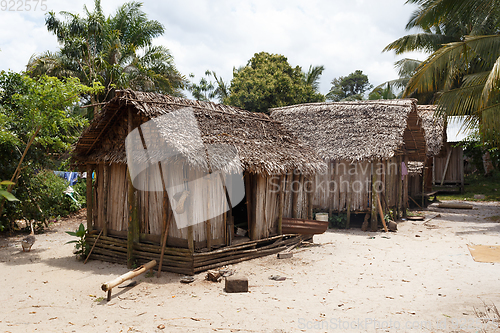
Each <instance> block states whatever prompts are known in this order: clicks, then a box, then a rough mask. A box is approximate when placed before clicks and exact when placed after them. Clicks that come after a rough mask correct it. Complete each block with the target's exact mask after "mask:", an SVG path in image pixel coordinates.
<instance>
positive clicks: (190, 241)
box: [188, 225, 194, 253]
mask: <svg viewBox="0 0 500 333" xmlns="http://www.w3.org/2000/svg"><path fill="white" fill-rule="evenodd" d="M188 248H189V251H190V252H191V253H194V232H193V226H192V225H190V226H188Z"/></svg>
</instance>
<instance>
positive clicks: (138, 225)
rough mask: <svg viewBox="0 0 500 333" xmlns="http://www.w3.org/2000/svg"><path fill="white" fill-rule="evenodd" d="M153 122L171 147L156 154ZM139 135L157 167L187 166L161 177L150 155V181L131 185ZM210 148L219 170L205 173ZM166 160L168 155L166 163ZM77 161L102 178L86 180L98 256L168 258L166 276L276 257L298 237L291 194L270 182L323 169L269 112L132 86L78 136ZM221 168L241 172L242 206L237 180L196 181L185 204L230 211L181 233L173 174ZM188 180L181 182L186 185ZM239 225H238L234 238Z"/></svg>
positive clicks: (160, 138)
mask: <svg viewBox="0 0 500 333" xmlns="http://www.w3.org/2000/svg"><path fill="white" fill-rule="evenodd" d="M183 112H184V113H183ZM181 113H182V114H186V115H187V116H186V117H184V118H182V117H181V118H178V119H179V121H176V122H172V121H170V122H169V123H165V121H163V120H162V119H164V118H165V116H167V115H174V114H175V115H176V117H177V116H178V114H181ZM190 117H191V118H190ZM151 121H153V122H151ZM153 123H154V124H155V126H156V128H157V130H158V131H159V135H156V136H155V137H154V138H155V139H156V140H157V142H156V143H161V144H162V145H163V146H162V147H164V148H163V149H160V150H157V151H151V149H150V150H146V148H151V143H150V142H149V141H148V140H149V139H148V137H147V132H148V131H150V130H151V127H150V126H149V124H153ZM137 132H139V133H140V139H139V142H140V146H141V147H142V146H143V148H145V151H146V152H147V153H146V155H148V154H150V155H151V156H152V155H155V156H156V157H155V158H156V160H155V161H160V160H161V161H162V162H161V163H163V159H165V160H166V159H168V158H170V159H171V162H172V163H173V164H171V165H175V163H181V164H180V165H182V167H181V168H176V170H174V171H172V170H170V169H168V168H165V167H164V165H163V164H160V166H161V167H160V169H161V170H162V172H160V173H158V172H155V171H158V170H154V167H153V166H154V165H155V164H154V163H152V161H153V157H151V156H149V155H148V157H147V158H146V159H145V160H143V161H142V162H141V163H145V164H147V163H150V164H151V167H148V168H145V169H144V170H142V171H141V173H140V175H141V176H142V177H144V178H143V180H146V181H145V182H143V184H142V185H141V186H140V188H138V185H137V183H136V180H137V179H139V178H140V177H139V176H138V178H135V179H132V178H133V177H135V176H134V175H132V172H131V171H132V170H129V169H128V163H127V158H130V156H134V155H130V154H128V151H126V149H128V146H126V140H129V139H130V137H131V136H128V135H129V134H131V133H137ZM193 133H195V134H196V135H194V134H193ZM196 136H198V137H196ZM126 138H127V139H126ZM197 140H198V141H197ZM153 145H154V144H153ZM217 145H225V146H226V147H232V148H234V149H235V151H236V152H237V155H238V159H236V160H235V159H232V157H231V158H229V159H228V158H227V156H226V155H227V154H226V152H225V151H221V150H220V149H219V150H217V149H213V147H218V146H217ZM210 149H212V151H215V153H213V154H212V155H211V156H210V158H211V160H210V163H211V168H212V169H211V170H207V165H206V164H204V163H205V162H204V161H203V159H201V160H200V159H199V157H200V156H202V157H203V156H205V155H204V154H205V153H206V152H207V151H209V150H210ZM169 150H175V151H176V152H177V153H178V154H177V155H175V158H173V157H172V156H173V155H168V154H167V153H166V152H167V151H169ZM200 151H201V155H200ZM162 154H166V155H165V157H164V158H163V157H162V156H161V155H162ZM159 155H160V156H159ZM158 156H159V157H158ZM133 158H135V157H133ZM133 158H130V160H129V162H132V159H133ZM148 159H149V160H148ZM73 161H74V163H75V164H76V165H78V166H79V168H80V170H82V171H87V173H88V174H92V172H94V175H95V179H94V181H92V180H91V179H92V178H91V177H88V178H87V180H88V181H87V207H88V209H87V225H88V229H89V230H90V231H91V232H90V233H89V235H88V237H87V241H88V243H89V244H90V245H94V243H95V245H96V246H95V248H94V249H93V252H92V254H91V258H95V259H101V260H106V261H113V262H119V263H126V262H127V263H128V265H129V266H130V265H132V263H133V262H136V263H141V262H145V261H147V260H151V259H157V260H159V259H160V257H162V258H161V259H162V260H163V264H164V265H163V266H162V269H163V270H167V271H172V272H178V273H182V274H194V273H196V272H200V271H203V270H206V269H211V268H214V267H217V266H221V265H225V264H230V263H236V262H239V261H242V260H246V259H250V258H254V257H258V256H262V255H267V254H271V253H276V252H278V251H281V250H283V249H284V248H286V247H287V246H290V244H293V242H295V241H296V237H294V236H283V235H282V232H281V221H282V218H283V217H286V213H283V212H284V196H283V191H280V190H279V189H276V186H275V184H274V183H273V182H275V183H279V182H285V184H286V177H284V175H285V174H287V173H291V172H296V173H298V174H301V175H309V174H314V173H316V172H319V171H321V170H323V169H325V168H326V165H325V163H324V162H323V161H322V160H321V159H320V158H319V157H317V155H316V154H315V153H314V152H313V150H312V149H310V148H309V147H307V146H305V145H304V144H302V143H301V142H300V141H299V140H298V139H297V138H296V137H295V136H293V135H292V134H291V133H290V132H289V131H287V130H286V129H285V128H284V127H283V126H282V125H281V123H279V122H277V121H275V120H273V119H271V118H270V117H268V116H266V115H264V114H256V113H251V112H248V111H245V110H242V109H239V108H235V107H230V106H226V105H220V104H215V103H210V102H201V101H193V100H188V99H184V98H179V97H172V96H166V95H160V94H155V93H146V92H135V91H131V90H122V91H117V92H116V96H115V97H114V98H113V99H112V100H111V101H110V102H109V103H107V104H106V105H105V106H104V108H103V110H102V111H101V112H100V113H99V114H98V115H97V116H96V117H95V119H94V120H93V121H92V123H91V124H90V126H89V127H88V128H87V129H86V130H85V131H84V133H83V134H82V136H81V137H80V139H79V140H78V142H77V144H76V148H75V150H74V153H73ZM205 161H206V160H205ZM169 163H170V162H169ZM169 165H170V164H169ZM214 166H217V168H218V170H222V171H223V172H224V177H226V176H227V175H228V174H231V173H233V171H235V170H236V172H235V173H233V174H232V176H235V175H236V177H238V170H239V171H240V172H241V174H240V179H239V181H241V182H244V185H245V190H244V193H243V197H242V198H243V200H241V203H240V204H237V205H236V202H234V204H235V205H234V207H233V206H232V205H231V202H230V197H231V191H232V190H231V189H232V184H231V181H230V179H235V178H231V177H226V178H223V180H221V179H220V178H218V179H216V178H212V181H213V182H215V183H217V184H218V185H222V186H211V187H210V186H209V187H206V186H197V185H196V183H191V185H190V187H189V188H186V189H188V191H184V192H182V196H184V198H183V199H182V200H184V199H186V198H187V200H186V202H190V204H191V206H192V207H196V209H197V212H201V213H200V214H204V213H207V212H215V211H218V210H219V211H220V210H221V205H225V206H224V207H226V206H228V208H227V209H228V210H227V211H226V209H224V207H223V209H222V211H223V213H221V214H219V215H216V216H213V215H214V214H212V215H210V213H208V214H207V215H202V216H210V218H207V219H206V220H204V221H202V222H201V223H197V224H191V225H188V226H187V227H182V226H181V227H179V221H176V220H175V218H174V215H175V214H176V211H177V209H178V207H180V206H179V205H178V206H177V208H175V211H173V206H172V203H173V202H174V201H172V200H181V199H180V198H172V197H169V196H168V193H170V192H168V190H167V189H166V188H167V187H169V186H170V185H172V184H171V180H172V179H173V178H176V179H177V180H178V179H181V180H186V179H190V177H193V176H195V177H196V176H197V175H198V173H200V175H201V176H203V175H207V174H209V173H214V170H213V168H214ZM166 170H167V171H168V172H166ZM170 171H172V172H170ZM175 172H177V173H178V174H174V173H175ZM201 176H200V177H201ZM131 177H132V178H131ZM235 181H238V179H237V178H236V180H235ZM219 182H220V184H219ZM224 182H225V183H224ZM228 182H229V183H228ZM181 183H182V184H181V185H182V186H183V185H185V184H186V183H187V182H181ZM193 184H195V185H193ZM186 186H187V185H186ZM184 194H186V195H184ZM240 199H241V198H240ZM296 204H297V205H301V204H304V205H307V202H300V203H299V202H297V203H296ZM302 209H304V210H305V209H307V208H302ZM193 214H195V213H193ZM196 214H198V213H196ZM175 216H179V215H175ZM195 218H196V216H194V215H189V216H188V219H195ZM198 218H199V216H198ZM188 222H189V221H188ZM236 226H238V227H239V228H240V229H241V230H240V232H238V233H237V234H235V232H234V230H235V227H236ZM241 231H243V232H244V231H247V233H246V234H243V232H241ZM101 232H102V234H101V235H100V237H99V239H98V241H97V242H96V239H97V238H98V233H101Z"/></svg>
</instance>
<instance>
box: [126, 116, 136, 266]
mask: <svg viewBox="0 0 500 333" xmlns="http://www.w3.org/2000/svg"><path fill="white" fill-rule="evenodd" d="M132 121H133V116H132V109H130V108H129V109H128V133H129V134H130V132H132ZM127 179H128V228H127V267H128V268H132V266H133V264H134V261H135V258H134V240H135V238H136V236H135V229H136V228H135V222H136V221H135V220H137V207H136V203H135V189H134V185H133V183H132V178H131V175H130V168H128V167H127Z"/></svg>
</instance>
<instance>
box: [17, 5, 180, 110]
mask: <svg viewBox="0 0 500 333" xmlns="http://www.w3.org/2000/svg"><path fill="white" fill-rule="evenodd" d="M141 8H142V3H140V2H134V1H133V2H127V3H125V4H123V5H121V6H120V7H119V8H118V9H117V10H116V13H115V14H114V15H110V16H108V17H106V16H105V14H104V13H103V10H102V7H101V1H100V0H95V2H94V10H93V11H90V10H89V9H88V8H87V7H86V6H84V11H85V15H84V16H80V15H78V14H74V13H69V12H61V13H60V14H61V16H62V17H63V19H61V18H59V17H58V16H57V15H56V14H55V13H54V12H49V13H48V15H47V17H46V27H47V29H48V31H50V32H52V33H53V34H54V35H55V36H56V37H57V40H58V42H59V43H60V45H61V48H60V50H59V51H57V52H49V51H47V52H45V53H43V54H40V55H36V56H34V57H32V58H31V59H30V61H29V63H28V66H27V69H28V72H29V73H30V74H31V75H32V76H38V75H42V74H47V75H50V76H55V77H58V78H66V77H76V78H79V79H80V81H81V82H82V83H83V84H86V85H88V86H92V85H94V84H95V83H100V85H102V86H103V87H104V88H105V89H104V90H102V91H99V92H95V93H93V94H90V95H89V96H88V103H90V104H91V105H97V104H99V103H102V102H106V101H109V100H110V99H111V98H112V97H113V95H114V91H115V89H124V88H132V89H135V90H140V91H155V92H159V93H166V94H170V95H176V96H181V95H182V94H183V93H182V89H183V88H184V86H185V84H186V83H187V81H186V79H185V77H184V76H183V75H182V74H180V72H179V71H178V70H177V69H176V67H175V65H174V59H173V56H172V55H171V54H170V51H169V50H168V49H167V48H165V47H164V46H156V45H153V43H152V42H153V39H154V38H156V37H159V36H161V35H162V34H163V33H164V31H165V28H164V27H163V25H162V24H161V23H160V22H158V21H155V20H150V19H148V17H147V15H146V14H145V13H144V12H143V11H142V9H141Z"/></svg>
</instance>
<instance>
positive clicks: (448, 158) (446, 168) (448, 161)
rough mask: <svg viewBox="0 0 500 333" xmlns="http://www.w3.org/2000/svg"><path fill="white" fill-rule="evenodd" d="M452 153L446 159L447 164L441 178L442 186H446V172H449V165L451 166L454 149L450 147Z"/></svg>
mask: <svg viewBox="0 0 500 333" xmlns="http://www.w3.org/2000/svg"><path fill="white" fill-rule="evenodd" d="M449 149H450V151H449V152H448V156H447V157H446V164H445V165H444V171H443V176H442V177H441V186H443V184H444V179H445V178H446V172H447V171H448V165H449V164H450V157H451V153H452V151H453V148H452V147H449Z"/></svg>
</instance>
